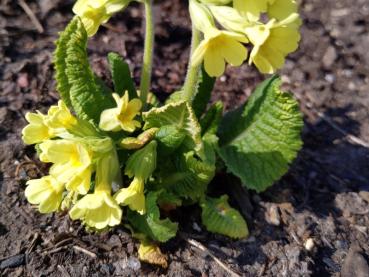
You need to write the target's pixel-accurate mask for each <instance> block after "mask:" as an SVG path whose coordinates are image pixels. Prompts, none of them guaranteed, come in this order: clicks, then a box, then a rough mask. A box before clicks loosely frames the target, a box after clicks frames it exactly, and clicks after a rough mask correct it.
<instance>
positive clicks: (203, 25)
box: [190, 0, 215, 33]
mask: <svg viewBox="0 0 369 277" xmlns="http://www.w3.org/2000/svg"><path fill="white" fill-rule="evenodd" d="M190 15H191V20H192V23H193V24H194V25H195V27H196V28H197V29H198V30H200V31H201V32H203V33H205V32H206V30H208V29H212V28H214V27H215V23H214V19H213V16H212V15H211V13H210V11H209V10H208V8H207V7H205V6H204V5H203V4H200V3H199V2H197V1H196V0H190Z"/></svg>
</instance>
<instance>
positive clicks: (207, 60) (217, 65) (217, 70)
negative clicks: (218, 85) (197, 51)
mask: <svg viewBox="0 0 369 277" xmlns="http://www.w3.org/2000/svg"><path fill="white" fill-rule="evenodd" d="M204 66H205V70H206V72H207V73H208V74H209V76H211V77H219V76H221V75H222V74H223V73H224V70H225V61H224V58H223V57H222V56H221V52H220V51H219V49H217V50H216V49H212V48H211V49H209V50H208V51H207V52H206V53H205V57H204Z"/></svg>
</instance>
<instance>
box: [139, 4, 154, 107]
mask: <svg viewBox="0 0 369 277" xmlns="http://www.w3.org/2000/svg"><path fill="white" fill-rule="evenodd" d="M144 4H145V22H146V27H145V28H146V30H145V48H144V55H143V65H142V72H141V82H140V98H141V101H142V103H143V107H144V108H143V109H145V106H146V101H147V95H148V93H149V89H150V82H151V70H152V61H153V52H154V51H153V50H154V38H155V35H154V16H153V5H152V0H145V1H144Z"/></svg>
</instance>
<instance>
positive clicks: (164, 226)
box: [127, 192, 178, 242]
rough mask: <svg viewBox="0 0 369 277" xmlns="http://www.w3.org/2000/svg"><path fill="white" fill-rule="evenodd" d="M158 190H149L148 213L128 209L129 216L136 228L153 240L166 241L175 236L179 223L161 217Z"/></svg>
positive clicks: (147, 197)
mask: <svg viewBox="0 0 369 277" xmlns="http://www.w3.org/2000/svg"><path fill="white" fill-rule="evenodd" d="M157 199H158V192H149V193H148V195H147V196H146V214H144V215H140V214H139V213H137V212H133V211H131V210H128V214H127V218H128V220H129V222H130V224H131V225H132V226H133V228H134V229H135V230H137V231H138V232H140V233H143V234H145V235H147V236H148V237H150V238H151V239H152V240H155V241H160V242H166V241H168V240H169V239H171V238H173V237H175V235H176V233H177V229H178V224H177V223H174V222H172V221H170V219H168V218H166V219H160V211H159V208H158V205H157V203H156V201H157Z"/></svg>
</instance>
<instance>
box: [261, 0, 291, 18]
mask: <svg viewBox="0 0 369 277" xmlns="http://www.w3.org/2000/svg"><path fill="white" fill-rule="evenodd" d="M269 2H270V3H269V6H268V11H267V12H268V16H269V18H275V19H277V20H283V19H285V18H287V17H289V16H290V15H291V14H293V13H297V10H298V5H297V2H296V1H295V0H272V1H269Z"/></svg>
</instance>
